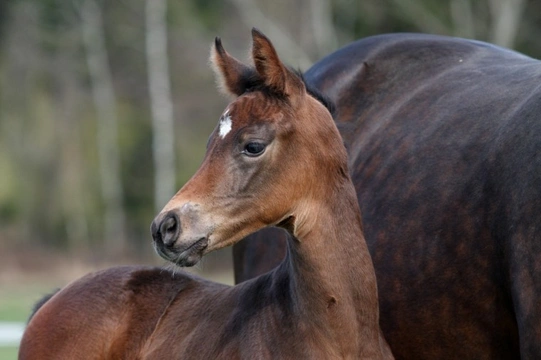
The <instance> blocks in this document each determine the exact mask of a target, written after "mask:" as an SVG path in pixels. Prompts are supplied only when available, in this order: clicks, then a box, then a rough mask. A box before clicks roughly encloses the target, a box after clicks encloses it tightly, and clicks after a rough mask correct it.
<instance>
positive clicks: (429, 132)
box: [234, 34, 541, 360]
mask: <svg viewBox="0 0 541 360" xmlns="http://www.w3.org/2000/svg"><path fill="white" fill-rule="evenodd" d="M305 79H306V81H307V83H308V84H310V85H312V86H315V87H316V88H317V89H319V90H320V91H322V92H323V93H324V94H325V95H327V96H328V97H330V98H331V100H333V101H334V102H335V105H336V112H335V121H336V122H337V124H338V127H339V129H340V132H341V134H342V137H343V139H344V141H345V144H346V147H347V149H348V154H349V166H350V173H351V176H352V178H353V182H354V184H355V187H356V191H357V194H358V199H359V203H360V206H361V213H362V216H363V226H364V232H365V236H366V241H367V243H368V246H369V249H370V252H371V254H372V256H373V261H374V266H375V268H376V275H377V280H378V291H379V300H380V311H381V318H380V322H381V326H382V329H383V332H384V335H385V337H386V339H387V340H388V342H389V344H390V346H391V349H392V350H393V353H394V354H395V356H396V358H397V359H462V360H464V359H516V358H519V357H521V358H523V359H539V358H541V321H540V319H541V305H540V300H539V299H541V62H539V61H538V60H535V59H532V58H529V57H527V56H524V55H522V54H519V53H516V52H513V51H510V50H507V49H502V48H499V47H496V46H493V45H490V44H486V43H482V42H478V41H469V40H464V39H458V38H450V37H442V36H431V35H421V34H390V35H381V36H374V37H369V38H366V39H363V40H360V41H357V42H355V43H352V44H350V45H348V46H346V47H344V48H342V49H340V50H338V51H336V52H335V53H333V54H331V55H329V56H327V57H326V58H324V59H322V60H321V61H319V62H318V63H316V64H315V65H314V66H313V67H312V68H311V69H309V70H308V71H307V72H306V74H305ZM265 231H268V230H265ZM271 231H277V230H276V229H274V230H271ZM276 236H278V237H286V235H285V234H278V235H275V234H270V235H267V234H266V233H265V232H260V233H257V234H254V235H252V236H251V237H252V238H254V239H252V240H249V241H245V242H242V243H239V244H237V245H236V248H235V249H234V254H235V255H234V256H235V270H236V279H237V281H242V280H244V279H247V278H249V277H252V276H254V275H257V274H258V273H260V272H262V271H266V270H268V269H270V268H272V267H273V266H274V265H275V264H276V262H277V261H279V259H280V258H281V256H282V254H283V245H280V244H279V242H273V241H269V238H271V237H276ZM260 243H264V244H265V248H264V249H265V250H264V252H261V251H260V252H259V253H258V252H257V251H258V249H261V246H262V245H260Z"/></svg>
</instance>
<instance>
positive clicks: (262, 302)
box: [19, 30, 393, 360]
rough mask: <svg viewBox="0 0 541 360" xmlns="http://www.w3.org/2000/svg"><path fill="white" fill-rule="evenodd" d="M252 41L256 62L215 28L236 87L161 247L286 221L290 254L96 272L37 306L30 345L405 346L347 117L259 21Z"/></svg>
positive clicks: (214, 244)
mask: <svg viewBox="0 0 541 360" xmlns="http://www.w3.org/2000/svg"><path fill="white" fill-rule="evenodd" d="M252 55H253V60H254V66H255V67H248V66H246V65H243V64H242V63H240V62H239V61H238V60H236V59H234V58H232V57H231V56H230V55H229V54H227V53H226V52H225V50H224V49H223V47H222V46H221V43H220V41H218V40H217V41H216V44H215V48H214V50H213V56H212V60H213V63H214V65H215V68H216V72H217V74H218V77H219V78H221V79H222V82H223V85H224V89H225V90H226V91H227V92H229V93H231V94H233V95H234V96H235V97H237V98H236V99H235V100H234V101H233V102H232V103H231V104H229V106H228V107H227V109H226V110H225V112H224V114H223V115H222V117H221V119H220V123H219V126H218V127H217V129H216V130H215V131H214V132H213V134H212V135H211V138H210V142H209V145H208V149H207V154H206V156H205V159H204V161H203V164H202V165H201V167H200V168H199V170H198V171H197V172H196V174H195V175H194V176H193V177H192V179H191V180H190V181H189V182H188V183H187V184H186V185H184V187H183V188H182V189H181V190H180V191H179V192H178V193H177V194H176V195H175V196H174V197H173V199H172V200H171V201H170V202H169V203H168V204H167V205H166V206H165V208H164V210H163V211H162V212H161V213H160V214H159V215H158V216H157V217H156V219H155V220H154V222H153V223H152V227H151V230H152V235H153V238H154V243H155V247H156V250H157V251H158V253H159V254H160V255H161V256H162V257H163V258H165V259H167V260H169V261H171V262H173V263H175V264H178V265H181V266H191V265H194V264H195V263H197V262H198V261H199V260H200V259H201V257H202V256H203V255H205V254H207V253H208V252H210V251H212V250H215V249H218V248H221V247H224V246H227V245H231V244H233V243H235V242H237V241H239V240H240V239H242V238H243V237H244V236H246V235H248V234H249V233H252V232H254V231H256V230H258V229H261V228H263V227H265V226H269V225H279V226H281V227H283V228H284V229H287V231H289V232H290V234H291V241H289V242H288V257H287V259H286V260H285V261H284V262H282V263H281V265H280V266H278V267H277V268H276V269H275V270H274V271H273V272H271V273H268V274H266V275H262V276H260V277H258V278H256V279H254V280H252V281H247V282H245V283H243V284H240V285H237V286H235V287H228V286H225V285H220V284H216V283H211V282H207V281H205V280H202V279H199V278H195V277H193V276H190V275H188V274H185V273H180V272H179V273H176V274H175V273H171V272H169V271H166V270H164V269H159V268H157V269H156V268H143V267H121V268H113V269H109V270H106V271H103V272H100V273H97V274H92V275H89V276H87V277H84V278H82V279H80V280H78V281H76V282H75V283H73V284H71V285H69V286H68V287H66V288H65V289H63V290H61V291H60V292H58V293H57V294H55V295H54V296H53V297H52V298H50V299H49V300H48V301H46V302H45V303H44V304H43V305H42V306H41V308H39V309H38V310H37V311H36V313H35V314H34V316H33V317H32V319H31V320H30V323H29V325H28V328H27V329H26V331H25V334H24V337H23V340H22V343H21V348H20V354H19V358H20V359H40V360H43V359H160V360H163V359H173V358H175V359H237V358H240V359H298V358H306V359H336V358H345V359H392V358H393V357H392V354H391V353H390V351H389V348H388V345H387V343H386V342H385V340H384V338H383V337H382V335H381V330H380V328H379V314H378V301H377V286H376V278H375V273H374V268H373V265H372V262H371V259H370V254H369V252H368V249H367V246H366V243H365V241H364V238H363V233H362V227H361V216H360V213H359V206H358V204H357V198H356V194H355V188H354V186H353V183H352V182H351V178H350V177H349V173H348V169H347V166H348V165H347V153H346V150H345V148H344V146H343V144H342V139H341V137H340V134H339V132H338V130H337V128H336V126H335V123H334V122H333V119H332V117H331V115H330V113H329V111H328V110H327V109H326V108H325V106H324V105H323V104H322V103H321V102H320V101H318V100H317V99H316V98H314V97H313V96H311V95H310V94H309V93H308V92H307V90H306V87H305V85H304V83H303V81H302V79H301V78H300V77H299V76H297V75H296V74H295V73H293V72H291V71H290V70H288V69H287V68H286V67H285V66H284V65H283V64H282V63H281V61H280V60H279V58H278V56H277V55H276V52H275V50H274V47H273V46H272V44H271V43H270V41H269V40H268V39H267V38H266V37H265V36H263V35H262V34H261V33H259V32H258V31H255V30H254V31H253V54H252Z"/></svg>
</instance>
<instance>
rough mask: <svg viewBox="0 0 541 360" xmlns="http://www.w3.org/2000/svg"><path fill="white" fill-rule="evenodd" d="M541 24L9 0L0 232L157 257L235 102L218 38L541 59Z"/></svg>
mask: <svg viewBox="0 0 541 360" xmlns="http://www.w3.org/2000/svg"><path fill="white" fill-rule="evenodd" d="M540 24H541V3H539V2H537V1H534V0H365V1H356V0H275V1H272V2H271V1H263V0H251V1H248V0H227V1H222V2H216V1H212V0H185V1H184V0H183V1H169V2H166V0H129V1H128V0H121V1H105V0H71V1H65V0H5V1H1V2H0V226H1V227H2V231H0V237H3V238H6V237H7V236H9V237H10V242H12V243H14V244H16V245H17V246H19V245H21V244H28V245H29V246H34V245H35V244H42V245H45V246H56V247H58V248H64V249H68V250H70V251H80V250H85V249H90V250H93V251H97V252H99V253H100V254H102V253H103V251H104V250H105V249H107V250H106V252H107V253H110V254H111V255H112V254H113V252H115V251H116V250H114V249H122V248H123V247H125V248H127V249H130V250H134V249H141V253H142V254H151V253H152V252H151V250H150V245H149V234H148V226H149V223H150V221H151V220H152V217H153V216H154V214H155V213H156V210H157V209H158V208H160V207H161V206H163V205H164V203H165V202H166V201H167V200H168V199H169V197H170V196H171V195H173V193H174V191H175V190H176V189H177V188H179V187H180V186H182V184H183V183H184V182H185V181H186V180H187V179H188V178H189V177H190V176H191V174H193V172H194V171H195V170H196V168H197V166H198V164H199V162H200V160H201V158H202V157H203V153H204V150H205V143H206V141H205V140H206V138H207V136H208V134H209V133H210V131H212V128H213V127H215V125H216V123H217V121H218V119H217V117H218V115H219V114H220V113H221V111H222V110H223V107H224V106H225V104H226V100H224V99H223V98H221V97H220V96H219V95H218V93H217V92H216V91H215V89H214V81H213V77H212V72H211V71H209V69H208V65H207V62H206V59H207V57H208V49H209V45H210V44H211V43H212V39H213V38H214V36H216V35H219V36H221V37H222V38H223V39H224V41H225V42H226V46H227V48H228V50H230V52H231V53H232V54H233V55H235V56H238V57H240V58H243V57H242V54H243V53H246V50H247V49H246V44H247V43H248V38H249V29H250V28H252V27H254V26H255V27H258V28H260V29H261V30H262V31H263V32H264V33H265V34H267V35H268V36H269V37H271V38H272V40H273V42H274V43H275V44H276V46H277V49H278V51H279V53H280V55H281V56H282V57H283V58H284V59H285V60H286V62H288V63H289V64H290V65H292V66H293V67H300V68H301V69H303V70H305V69H307V68H308V67H309V66H310V65H311V64H312V63H313V62H314V61H316V60H317V59H319V58H321V57H322V56H324V55H326V54H328V53H330V52H331V51H333V50H335V49H337V48H338V47H340V46H342V45H345V44H347V43H348V42H350V41H353V40H355V39H357V38H360V37H365V36H369V35H374V34H379V33H386V32H397V31H411V32H429V33H438V34H447V35H454V36H462V37H467V38H475V39H479V40H485V41H491V42H495V43H497V44H500V45H503V46H507V47H513V48H517V49H518V50H520V51H522V52H524V53H526V54H529V55H531V56H534V57H540V56H541V43H540V42H539V41H538V33H539V28H540V26H541V25H540ZM243 60H244V59H243ZM173 114H174V116H173ZM160 119H161V120H160ZM162 146H163V148H161V147H162ZM160 149H161V150H160ZM153 152H154V153H153ZM162 182H163V183H162ZM153 188H154V189H155V190H154V191H153V190H152V189H153ZM128 239H129V243H128ZM2 240H4V239H2ZM124 241H125V242H124Z"/></svg>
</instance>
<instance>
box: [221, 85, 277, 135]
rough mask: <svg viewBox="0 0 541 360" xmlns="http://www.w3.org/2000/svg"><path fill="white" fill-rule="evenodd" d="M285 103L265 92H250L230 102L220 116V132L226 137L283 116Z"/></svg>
mask: <svg viewBox="0 0 541 360" xmlns="http://www.w3.org/2000/svg"><path fill="white" fill-rule="evenodd" d="M283 106H284V103H283V102H282V101H278V100H273V99H272V98H269V97H267V96H265V95H263V94H260V93H257V92H254V93H248V94H245V95H243V96H241V97H239V98H238V99H237V100H235V101H234V102H232V103H231V104H229V105H228V106H227V107H226V108H225V110H224V112H223V113H222V115H221V116H220V122H219V128H218V134H219V136H220V137H221V138H225V137H226V136H227V135H228V134H229V133H231V132H233V131H235V130H238V129H241V128H244V127H246V126H250V125H251V124H256V123H261V122H273V121H275V120H276V119H278V118H281V116H279V114H280V113H281V112H282V111H283Z"/></svg>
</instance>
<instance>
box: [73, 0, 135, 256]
mask: <svg viewBox="0 0 541 360" xmlns="http://www.w3.org/2000/svg"><path fill="white" fill-rule="evenodd" d="M80 11H81V18H82V22H81V28H82V33H83V36H82V38H83V44H84V48H85V52H86V61H87V64H88V72H89V76H90V86H91V89H92V96H93V100H94V105H95V108H96V117H97V134H96V137H97V148H98V155H99V174H100V180H101V181H100V183H101V193H102V198H103V201H104V203H105V211H104V214H103V219H104V220H103V223H104V238H105V240H106V248H107V250H108V252H109V253H112V254H118V253H121V252H123V251H124V250H125V249H126V233H125V214H124V208H123V204H122V200H123V194H124V190H123V187H122V182H121V175H120V160H119V151H118V119H117V114H116V96H115V91H114V89H113V82H112V76H111V71H110V69H109V61H108V56H107V49H106V47H105V36H104V33H103V21H102V16H101V10H100V8H99V6H98V4H97V3H96V2H95V0H84V1H83V4H82V7H81V9H80Z"/></svg>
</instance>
